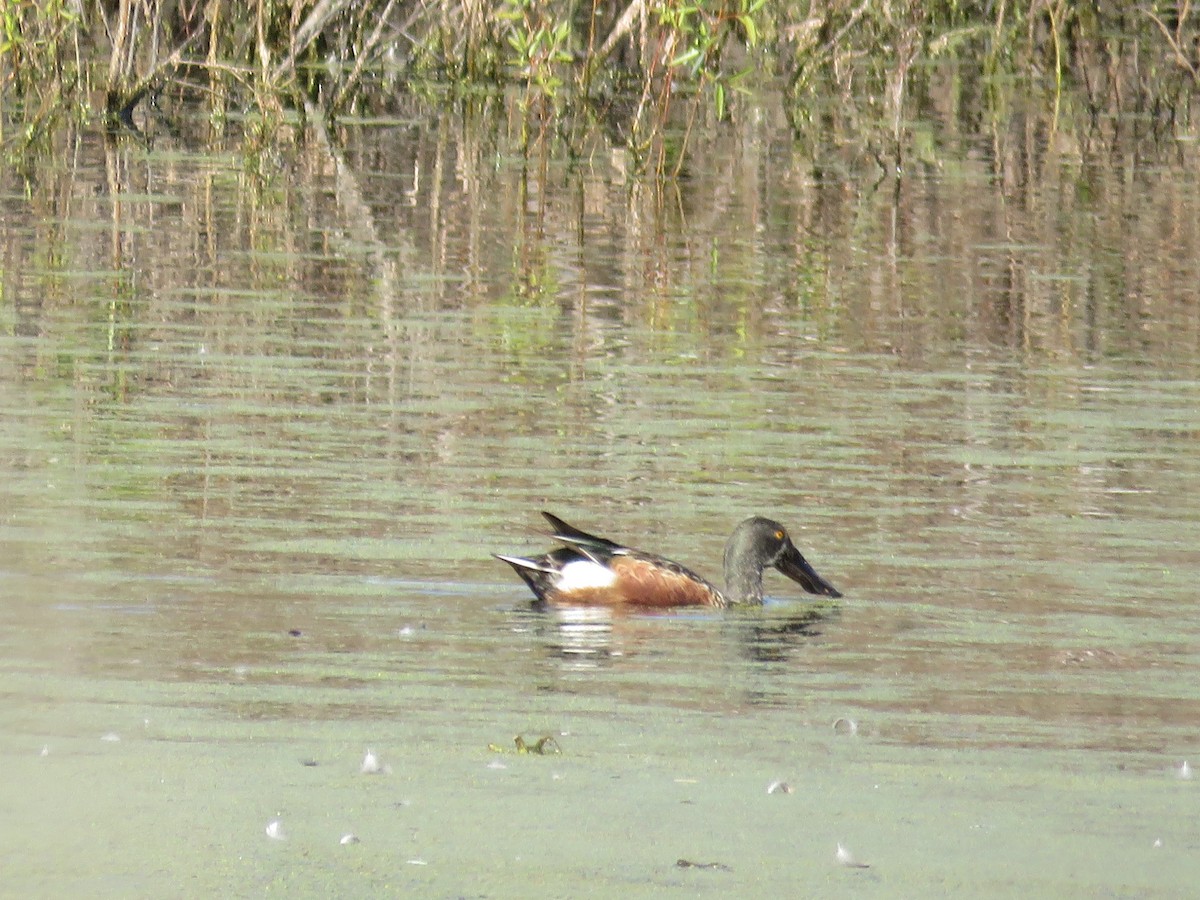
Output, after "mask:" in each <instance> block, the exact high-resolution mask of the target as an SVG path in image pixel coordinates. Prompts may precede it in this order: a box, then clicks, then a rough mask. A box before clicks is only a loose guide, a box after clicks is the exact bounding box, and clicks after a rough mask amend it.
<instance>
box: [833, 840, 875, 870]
mask: <svg viewBox="0 0 1200 900" xmlns="http://www.w3.org/2000/svg"><path fill="white" fill-rule="evenodd" d="M836 855H837V861H838V864H839V865H843V866H845V867H846V868H848V869H869V868H871V867H870V866H869V865H867V864H866V863H861V862H859V861H858V860H856V859H855V858H854V854H853V853H851V852H850V850H849V849H848V848H847V847H846V845H845V844H842V843H839V844H838V845H837V854H836Z"/></svg>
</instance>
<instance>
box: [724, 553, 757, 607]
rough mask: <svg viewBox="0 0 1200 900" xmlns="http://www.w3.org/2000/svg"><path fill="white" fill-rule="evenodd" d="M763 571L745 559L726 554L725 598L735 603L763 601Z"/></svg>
mask: <svg viewBox="0 0 1200 900" xmlns="http://www.w3.org/2000/svg"><path fill="white" fill-rule="evenodd" d="M762 577H763V573H762V569H761V568H759V567H758V566H755V565H750V564H747V563H746V561H745V560H739V559H736V558H735V559H730V558H729V555H728V554H726V556H725V599H726V601H727V602H729V603H731V604H733V603H755V604H761V603H762V602H763V578H762Z"/></svg>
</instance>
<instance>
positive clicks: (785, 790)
mask: <svg viewBox="0 0 1200 900" xmlns="http://www.w3.org/2000/svg"><path fill="white" fill-rule="evenodd" d="M794 790H795V788H794V787H792V786H791V785H790V784H788V783H787V782H786V781H772V782H771V783H770V784H768V785H767V793H768V794H790V793H792V792H793V791H794Z"/></svg>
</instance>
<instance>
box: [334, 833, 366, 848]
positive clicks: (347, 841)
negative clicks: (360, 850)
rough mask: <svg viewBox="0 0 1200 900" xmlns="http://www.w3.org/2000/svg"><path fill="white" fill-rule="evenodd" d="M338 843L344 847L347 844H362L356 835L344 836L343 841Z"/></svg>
mask: <svg viewBox="0 0 1200 900" xmlns="http://www.w3.org/2000/svg"><path fill="white" fill-rule="evenodd" d="M338 843H339V844H341V845H342V846H343V847H344V846H346V845H347V844H358V843H361V841H359V839H358V835H356V834H343V835H342V839H341V840H340V841H338Z"/></svg>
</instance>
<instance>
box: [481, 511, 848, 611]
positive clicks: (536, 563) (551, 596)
mask: <svg viewBox="0 0 1200 900" xmlns="http://www.w3.org/2000/svg"><path fill="white" fill-rule="evenodd" d="M542 516H543V517H544V518H545V519H546V521H547V522H549V523H550V526H551V528H552V529H553V531H552V532H551V537H553V538H554V539H555V540H557V541H558V542H559V543H561V544H563V546H562V547H559V548H557V549H555V550H551V551H550V552H549V553H545V554H543V555H541V556H530V557H525V556H506V555H504V554H500V553H494V554H492V555H493V556H494V557H495V558H496V559H498V560H500V561H502V562H506V563H508V564H509V565H510V566H512V567H513V569H514V570H515V571H516V573H517V574H518V575H519V576H520V577H521V579H522V580H523V581H524V582H525V584H527V585H528V586H529V589H530V590H531V591H533V595H534V597H535V598H536V599H535V603H537V604H540V605H546V606H608V607H623V606H634V607H647V608H657V609H667V608H673V607H683V606H709V607H717V608H725V607H729V606H737V605H761V604H762V602H763V571H764V570H765V569H767V568H768V567H773V568H776V569H778V570H779V571H780V572H782V573H783V574H784V575H786V576H787V577H788V578H790V579H792V580H793V581H795V582H796V583H797V584H799V585H800V586H801V587H802V588H804V590H806V591H807V592H808V593H810V594H817V595H820V596H824V597H832V598H837V597H841V596H842V594H841V592H840V591H838V589H837V588H835V587H834V586H833V585H832V584H830V583H829V582H828V581H826V580H825V579H824V578H822V577H821V576H820V575H818V574H817V571H816V570H815V569H814V568H813V567H812V566H811V565H809V563H808V560H806V559H805V558H804V556H803V555H802V554H801V553H800V551H799V550H797V549H796V545H795V544H793V543H792V539H791V537H789V535H788V532H787V529H786V528H784V527H783V526H782V525H780V524H779V523H778V522H776V521H775V520H774V519H768V518H766V517H764V516H751V517H750V518H748V519H746V520H744V521H743V522H741V523H740V524H739V525H738V526H737V527H736V528H735V529H734V530H733V534H731V535H730V536H729V540H728V541H727V542H726V543H725V559H724V564H725V565H724V568H725V588H724V590H721V589H719V588H717V586H716V585H714V584H713V583H712V582H710V581H708V580H706V579H705V578H703V577H701V576H700V575H697V574H696V573H695V572H693V571H692V570H691V569H689V568H687V567H686V566H682V565H680V564H679V563H677V562H674V561H672V560H669V559H665V558H663V557H661V556H657V555H655V554H653V553H645V552H643V551H641V550H635V549H633V548H632V547H626V546H625V545H623V544H618V543H617V542H615V541H611V540H609V539H608V538H603V537H598V536H597V535H594V534H589V533H588V532H586V531H582V530H580V529H578V528H576V527H574V526H573V525H568V524H567V523H566V522H564V521H563V520H562V519H560V518H559V517H558V516H555V515H553V514H551V513H548V512H543V513H542Z"/></svg>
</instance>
